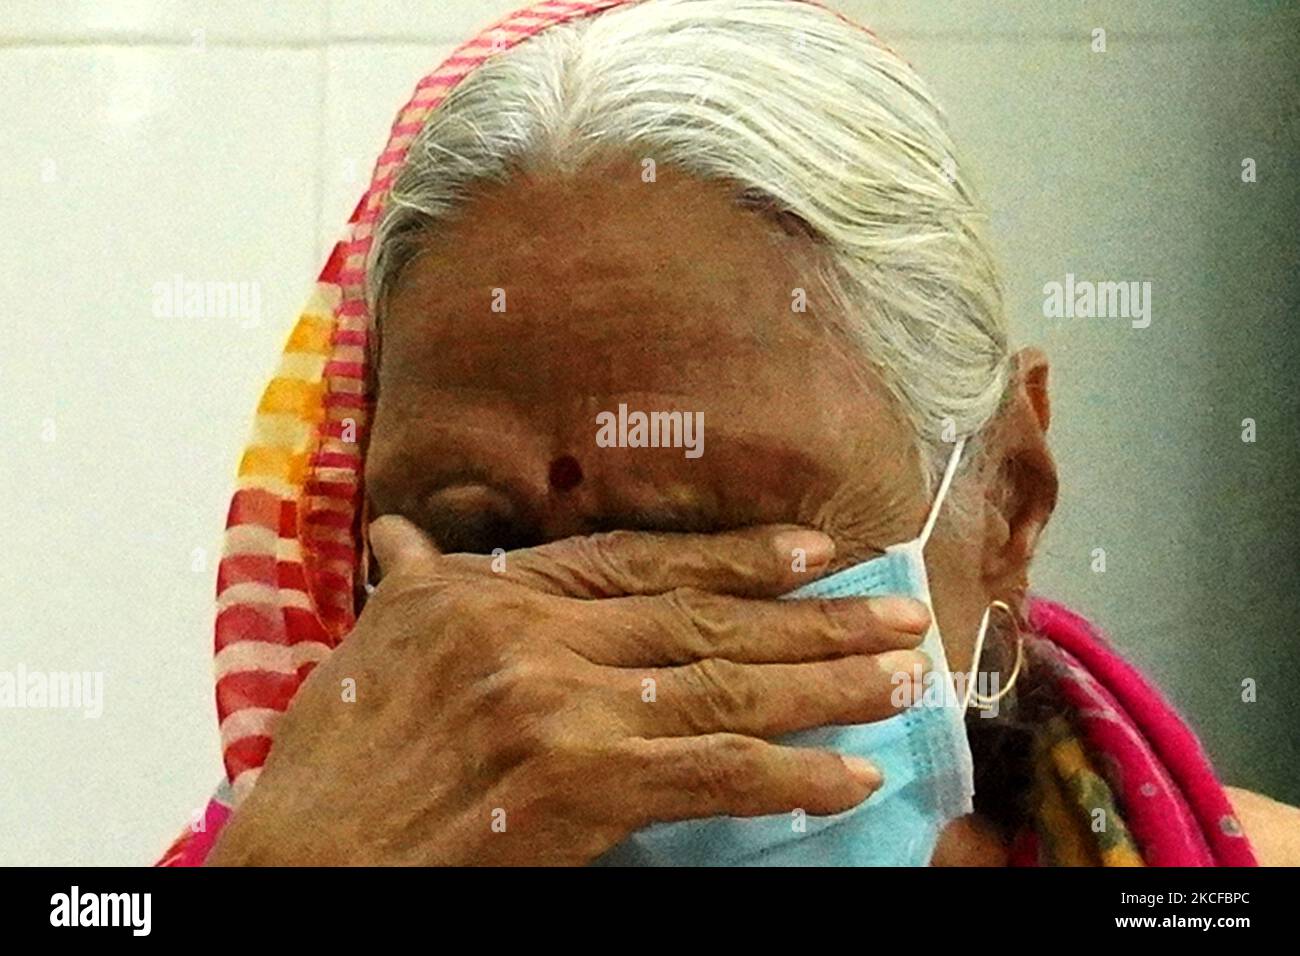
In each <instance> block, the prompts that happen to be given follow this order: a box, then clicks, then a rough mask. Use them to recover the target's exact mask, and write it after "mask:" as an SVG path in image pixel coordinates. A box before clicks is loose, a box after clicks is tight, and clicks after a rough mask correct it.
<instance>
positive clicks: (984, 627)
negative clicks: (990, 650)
mask: <svg viewBox="0 0 1300 956" xmlns="http://www.w3.org/2000/svg"><path fill="white" fill-rule="evenodd" d="M992 612H993V605H991V604H990V605H989V606H988V607H986V608H985V609H984V619H983V620H982V621H980V632H979V634H978V635H976V637H975V650H974V651H973V652H972V655H971V660H970V676H969V678H968V679H967V681H966V699H965V700H963V701H962V702H961V709H962V710H963V711H965V710H966V708H967V707H969V706H970V698H971V694H972V693H974V691H975V675H976V674H978V673H979V669H980V658H981V657H982V656H983V654H984V635H985V634H987V633H988V632H989V615H990V614H991V613H992Z"/></svg>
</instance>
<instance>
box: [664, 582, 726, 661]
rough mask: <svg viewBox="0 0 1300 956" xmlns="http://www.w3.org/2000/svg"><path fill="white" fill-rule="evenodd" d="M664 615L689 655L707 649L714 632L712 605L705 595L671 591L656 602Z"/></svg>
mask: <svg viewBox="0 0 1300 956" xmlns="http://www.w3.org/2000/svg"><path fill="white" fill-rule="evenodd" d="M657 600H659V601H660V602H661V603H662V605H663V607H664V608H665V609H666V610H667V612H668V622H669V624H670V626H671V627H672V629H673V632H674V634H675V635H676V636H677V637H678V639H679V640H680V642H681V643H682V645H683V649H684V650H686V651H688V652H691V653H697V654H698V653H703V652H705V651H707V650H708V648H709V646H710V640H709V634H710V632H711V631H714V630H716V626H715V625H714V623H713V621H712V617H713V613H712V612H713V607H714V602H713V600H712V597H711V595H709V594H708V593H707V592H704V591H699V590H696V589H695V588H674V589H673V590H671V591H665V592H664V593H663V594H661V595H660V596H659V597H658V599H657Z"/></svg>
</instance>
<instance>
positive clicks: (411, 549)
mask: <svg viewBox="0 0 1300 956" xmlns="http://www.w3.org/2000/svg"><path fill="white" fill-rule="evenodd" d="M368 536H369V538H370V553H371V554H372V555H373V556H374V559H375V561H376V562H377V563H378V564H379V570H380V571H381V572H383V573H384V574H394V573H396V572H399V571H419V570H422V569H424V570H427V569H428V568H430V567H431V566H432V565H433V563H434V562H435V561H436V560H437V559H438V558H440V557H441V556H442V552H441V551H439V550H438V547H437V545H435V544H434V543H433V541H432V540H431V539H430V538H429V536H428V535H427V534H425V533H424V532H423V531H421V530H420V529H419V528H417V527H416V526H415V525H413V524H412V523H411V522H409V521H407V520H406V519H405V518H403V517H402V516H401V515H394V514H389V515H381V516H380V517H378V518H376V519H375V520H374V521H372V522H370V528H369V529H368Z"/></svg>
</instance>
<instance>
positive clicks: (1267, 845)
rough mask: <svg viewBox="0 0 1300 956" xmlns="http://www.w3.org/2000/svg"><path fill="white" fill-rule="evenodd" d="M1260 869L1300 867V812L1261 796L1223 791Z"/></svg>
mask: <svg viewBox="0 0 1300 956" xmlns="http://www.w3.org/2000/svg"><path fill="white" fill-rule="evenodd" d="M1224 790H1225V792H1226V793H1227V794H1228V801H1229V802H1230V803H1231V804H1232V810H1233V812H1234V813H1236V815H1237V821H1238V822H1239V823H1240V824H1241V828H1242V829H1243V830H1245V831H1246V836H1247V837H1248V838H1249V839H1250V845H1251V846H1252V847H1254V849H1255V857H1256V858H1257V859H1258V860H1259V863H1260V865H1261V866H1300V809H1297V808H1296V807H1290V806H1287V805H1286V804H1285V803H1278V802H1277V801H1276V800H1273V799H1271V798H1269V797H1266V796H1264V795H1263V794H1259V793H1251V792H1250V791H1249V790H1241V789H1238V788H1237V787H1224Z"/></svg>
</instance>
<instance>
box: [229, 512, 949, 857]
mask: <svg viewBox="0 0 1300 956" xmlns="http://www.w3.org/2000/svg"><path fill="white" fill-rule="evenodd" d="M371 545H372V548H373V550H374V554H375V558H376V560H377V561H378V562H379V565H380V567H381V568H382V569H383V571H384V576H383V579H382V581H381V583H380V585H379V587H378V588H377V589H376V591H375V592H374V594H372V595H371V597H370V600H369V601H368V602H367V604H366V607H365V610H364V611H363V613H362V614H361V616H360V618H359V620H358V621H357V625H356V628H355V629H354V630H353V632H352V633H351V634H350V635H349V637H348V638H347V640H346V641H345V642H344V643H343V644H342V645H341V646H340V647H339V648H338V650H336V651H335V652H334V653H333V654H331V655H330V656H329V658H327V659H326V660H325V661H324V662H322V663H321V664H320V666H318V667H317V668H316V669H315V671H314V672H313V673H312V674H311V675H310V677H309V678H308V679H307V680H306V681H305V682H304V684H303V686H302V688H301V690H300V691H299V693H298V695H297V696H296V698H295V699H294V701H293V702H292V704H291V705H290V707H289V709H288V711H287V712H286V713H285V714H284V715H283V717H281V718H280V720H279V722H278V724H277V725H276V728H275V744H274V747H273V748H272V751H271V754H270V757H269V759H268V761H267V764H266V767H265V769H264V770H263V772H262V775H261V777H260V779H259V780H258V782H257V785H256V786H255V787H254V788H253V790H252V792H251V793H250V794H249V796H248V798H247V799H246V800H245V801H244V802H243V804H242V805H241V806H240V807H239V809H238V810H237V811H236V813H235V814H234V816H233V817H232V818H231V820H230V822H229V823H228V824H227V825H226V827H225V830H224V831H223V833H222V834H221V837H220V839H219V840H218V843H217V845H216V847H215V848H214V849H213V852H212V855H211V857H210V858H209V863H210V864H213V865H237V864H288V865H296V864H303V865H332V864H435V865H439V864H443V865H457V864H578V863H586V862H589V861H590V860H593V859H594V858H596V857H598V856H599V855H600V854H601V853H603V852H605V851H606V850H608V849H609V848H611V847H612V846H614V845H615V844H617V843H618V842H619V841H620V840H622V839H623V838H624V837H626V836H627V835H628V834H630V833H631V832H633V831H634V830H637V829H639V828H641V827H643V826H645V825H647V824H649V823H652V822H654V821H660V820H680V819H688V818H695V817H708V816H712V815H716V814H730V815H733V816H753V815H761V814H769V813H782V812H788V811H790V810H792V809H794V808H796V807H799V808H803V809H804V810H805V811H806V812H808V813H811V814H829V813H837V812H840V811H843V810H846V809H848V808H850V807H852V806H854V805H856V804H858V803H860V802H861V801H862V800H864V799H865V798H866V797H867V796H869V795H870V794H871V793H872V792H873V791H874V790H875V789H877V788H878V787H879V786H880V783H881V779H880V775H879V773H878V772H877V771H875V770H874V768H872V767H870V765H868V764H866V763H865V762H863V761H857V760H852V759H841V758H840V757H839V756H838V755H836V754H834V753H831V752H828V751H819V750H812V749H803V748H792V747H782V746H778V745H775V744H771V743H768V742H766V740H765V738H771V737H774V736H777V735H780V734H784V733H787V732H790V731H794V730H800V729H804V728H809V727H816V726H821V725H825V724H833V723H863V722H866V721H873V720H879V719H882V718H884V717H888V716H890V715H891V714H893V713H894V712H895V711H896V709H897V708H896V707H895V706H894V705H893V704H892V703H891V693H892V691H893V690H894V688H895V687H896V686H897V685H898V680H897V679H895V675H896V674H898V673H900V672H905V673H906V674H907V675H908V678H907V679H913V677H914V675H915V674H916V673H919V670H918V668H923V667H924V664H925V662H924V658H923V656H922V655H920V654H919V653H916V652H914V651H911V650H908V649H909V648H914V647H916V646H917V645H918V644H919V643H920V640H921V635H922V633H923V631H924V629H925V627H926V625H927V623H928V612H927V611H926V609H925V608H924V606H923V605H921V604H919V603H918V602H915V601H911V600H908V599H901V598H883V599H877V598H870V599H868V598H849V599H837V600H816V599H812V600H802V601H773V600H770V599H771V598H773V597H775V596H777V595H779V594H782V593H784V592H786V591H788V590H790V589H791V588H793V587H796V586H797V585H799V584H800V583H803V581H804V580H806V579H809V578H811V577H813V576H815V574H814V573H813V572H815V571H817V570H820V568H821V567H824V566H825V564H826V563H827V562H828V561H829V558H830V551H831V545H830V542H829V539H827V538H825V537H824V536H823V535H820V534H818V533H816V532H810V531H802V530H798V529H792V528H789V527H785V528H765V529H753V530H750V531H745V532H737V533H729V534H722V535H712V536H705V535H654V534H642V533H636V532H615V533H612V534H605V535H595V536H592V537H582V538H570V539H566V540H563V541H558V542H555V543H553V544H549V545H546V546H543V547H539V548H533V549H529V550H525V551H518V552H512V553H509V554H506V555H504V567H502V563H503V559H502V558H500V557H498V558H497V559H495V564H496V568H497V570H494V559H493V558H491V557H487V556H475V555H465V554H457V555H442V554H440V553H439V552H438V551H437V550H436V548H434V546H433V545H432V543H431V542H430V541H429V540H428V538H427V537H425V536H424V535H423V534H422V533H421V532H420V531H419V530H418V529H417V528H416V527H415V526H414V525H412V524H410V523H409V522H407V521H405V520H404V519H402V518H399V517H396V516H386V517H383V518H380V519H379V520H377V521H376V522H375V523H374V525H372V527H371ZM796 549H803V550H804V551H805V552H806V553H807V562H808V566H809V569H810V570H809V572H805V573H800V572H796V571H792V570H791V568H792V564H793V563H794V562H793V560H792V554H793V553H794V552H795V551H796ZM819 551H820V554H819ZM819 559H820V561H819ZM351 689H354V692H351Z"/></svg>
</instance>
